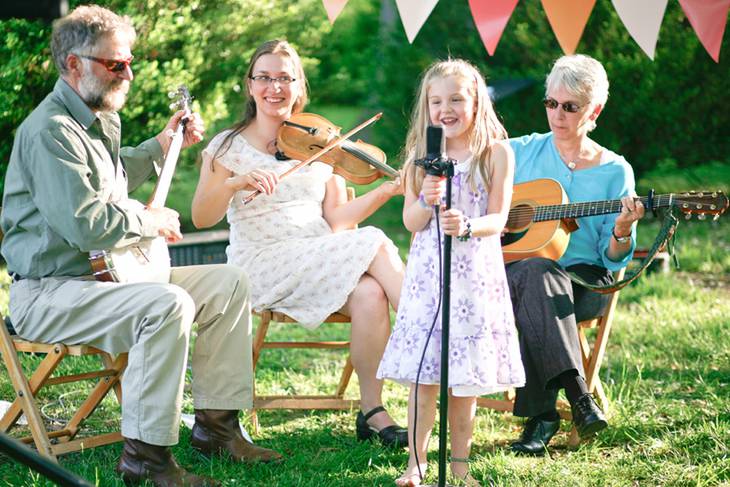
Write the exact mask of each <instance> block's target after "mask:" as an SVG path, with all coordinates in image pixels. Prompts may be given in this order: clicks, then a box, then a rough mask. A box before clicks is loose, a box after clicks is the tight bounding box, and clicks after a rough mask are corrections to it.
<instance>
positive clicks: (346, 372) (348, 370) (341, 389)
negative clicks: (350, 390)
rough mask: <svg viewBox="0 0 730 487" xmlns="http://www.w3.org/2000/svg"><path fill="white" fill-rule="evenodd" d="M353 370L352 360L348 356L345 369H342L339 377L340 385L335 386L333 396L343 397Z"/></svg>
mask: <svg viewBox="0 0 730 487" xmlns="http://www.w3.org/2000/svg"><path fill="white" fill-rule="evenodd" d="M353 370H354V368H353V366H352V360H350V356H349V355H348V356H347V361H346V362H345V367H344V368H343V369H342V375H341V376H340V383H339V385H338V386H337V392H335V396H337V397H338V398H343V397H345V391H346V390H347V385H348V384H349V383H350V378H351V377H352V371H353Z"/></svg>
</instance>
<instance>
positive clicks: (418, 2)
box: [395, 0, 438, 44]
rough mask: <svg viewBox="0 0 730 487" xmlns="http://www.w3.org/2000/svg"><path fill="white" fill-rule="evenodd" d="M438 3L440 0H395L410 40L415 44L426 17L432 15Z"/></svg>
mask: <svg viewBox="0 0 730 487" xmlns="http://www.w3.org/2000/svg"><path fill="white" fill-rule="evenodd" d="M437 3H438V0H395V4H396V5H397V6H398V13H399V14H400V20H401V22H403V28H405V30H406V37H408V42H410V43H411V44H413V40H414V39H415V38H416V36H417V35H418V31H420V30H421V27H423V24H424V23H426V19H427V18H428V16H429V15H431V11H432V10H433V8H434V7H435V6H436V4H437Z"/></svg>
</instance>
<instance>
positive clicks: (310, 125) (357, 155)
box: [276, 113, 399, 184]
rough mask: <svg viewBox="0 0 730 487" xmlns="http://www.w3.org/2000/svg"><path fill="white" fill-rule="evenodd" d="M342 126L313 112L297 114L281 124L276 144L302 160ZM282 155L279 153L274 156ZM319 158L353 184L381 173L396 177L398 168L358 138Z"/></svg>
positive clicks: (286, 154)
mask: <svg viewBox="0 0 730 487" xmlns="http://www.w3.org/2000/svg"><path fill="white" fill-rule="evenodd" d="M340 130H341V127H338V126H337V125H335V124H333V123H332V122H330V121H329V120H327V119H326V118H324V117H322V116H320V115H317V114H314V113H297V114H294V115H292V116H291V117H290V118H289V119H288V120H286V121H285V122H283V123H282V124H281V127H280V128H279V131H278V133H277V135H276V146H277V149H278V150H279V153H280V154H281V155H282V156H283V157H284V158H286V159H299V160H305V159H308V158H310V157H312V156H313V155H315V154H317V153H318V152H319V151H321V150H322V149H323V148H324V147H326V146H327V145H328V144H329V143H331V142H332V141H334V140H335V139H337V138H338V137H340ZM277 157H281V156H277ZM317 160H318V161H321V162H324V163H327V164H329V165H330V166H332V168H333V171H334V172H335V174H339V175H340V176H342V177H344V178H345V179H347V180H348V181H350V182H352V183H354V184H370V183H372V182H373V181H375V180H376V179H378V178H380V177H382V176H383V175H387V176H390V177H392V178H396V177H398V176H399V173H398V171H396V170H395V169H393V168H392V167H390V166H388V165H387V164H386V160H387V157H386V155H385V153H384V152H383V151H382V150H380V149H379V148H378V147H376V146H374V145H372V144H368V143H365V142H363V141H361V140H358V141H357V142H353V141H351V140H343V141H341V142H340V143H339V144H337V145H336V146H335V147H333V148H332V149H330V150H329V151H328V152H326V153H324V154H322V155H321V156H320V157H319V158H318V159H317Z"/></svg>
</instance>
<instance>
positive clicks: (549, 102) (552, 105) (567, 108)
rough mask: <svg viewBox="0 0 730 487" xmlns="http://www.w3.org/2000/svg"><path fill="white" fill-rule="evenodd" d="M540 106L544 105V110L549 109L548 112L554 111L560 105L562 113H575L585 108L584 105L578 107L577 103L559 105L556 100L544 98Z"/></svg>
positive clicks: (569, 102) (567, 102)
mask: <svg viewBox="0 0 730 487" xmlns="http://www.w3.org/2000/svg"><path fill="white" fill-rule="evenodd" d="M542 104H543V105H545V108H547V109H550V110H555V109H556V108H558V105H560V106H561V107H563V111H564V112H568V113H575V112H577V111H578V110H580V109H581V108H583V107H584V106H585V105H578V104H577V103H573V102H572V101H566V102H565V103H560V102H558V100H556V99H554V98H545V99H544V100H543V101H542Z"/></svg>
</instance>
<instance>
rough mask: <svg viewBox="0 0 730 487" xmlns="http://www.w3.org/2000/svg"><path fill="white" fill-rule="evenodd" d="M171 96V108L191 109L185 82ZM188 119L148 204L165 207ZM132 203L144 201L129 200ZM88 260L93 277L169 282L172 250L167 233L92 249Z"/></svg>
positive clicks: (176, 135)
mask: <svg viewBox="0 0 730 487" xmlns="http://www.w3.org/2000/svg"><path fill="white" fill-rule="evenodd" d="M170 97H171V98H175V97H176V98H177V100H176V101H174V102H173V103H172V104H171V105H170V108H173V109H176V110H185V111H186V112H189V109H190V102H191V101H192V97H191V96H190V93H189V92H188V89H187V88H186V87H185V86H180V87H179V88H178V89H177V91H176V92H172V93H170ZM185 122H186V121H185V120H183V121H182V122H180V124H178V126H177V129H176V130H175V133H174V135H173V136H172V141H171V142H170V147H169V149H168V151H167V155H166V156H165V162H164V164H163V166H162V170H161V171H160V175H159V177H158V178H157V184H156V185H155V189H154V191H153V192H152V196H151V197H150V199H149V202H148V203H147V207H148V208H163V207H164V206H165V200H166V199H167V194H168V193H169V191H170V185H171V184H172V175H173V174H174V173H175V166H176V165H177V159H178V156H179V155H180V149H181V148H182V143H183V134H184V131H185ZM130 203H132V204H138V205H139V206H140V207H142V204H141V203H139V202H136V201H134V200H130ZM89 262H90V263H91V269H92V272H93V275H94V278H95V279H96V280H97V281H105V282H120V283H133V282H170V269H171V266H170V252H169V251H168V249H167V242H166V241H165V238H164V237H156V238H152V239H144V240H141V241H140V242H137V243H135V244H132V245H129V246H126V247H121V248H118V249H109V250H92V251H91V252H89Z"/></svg>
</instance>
